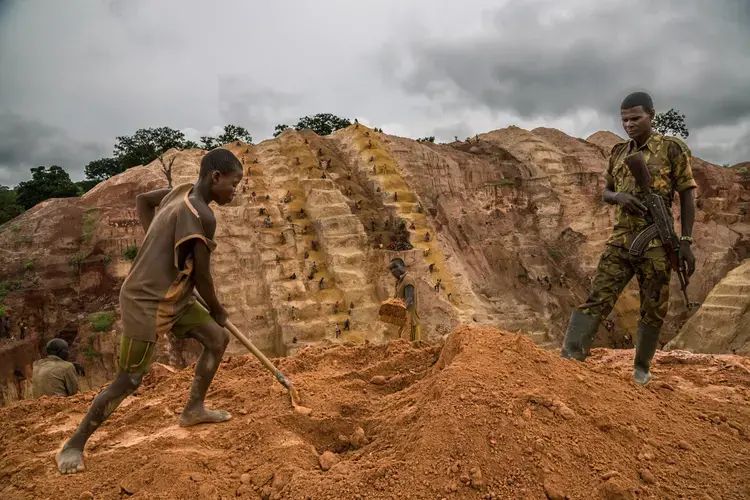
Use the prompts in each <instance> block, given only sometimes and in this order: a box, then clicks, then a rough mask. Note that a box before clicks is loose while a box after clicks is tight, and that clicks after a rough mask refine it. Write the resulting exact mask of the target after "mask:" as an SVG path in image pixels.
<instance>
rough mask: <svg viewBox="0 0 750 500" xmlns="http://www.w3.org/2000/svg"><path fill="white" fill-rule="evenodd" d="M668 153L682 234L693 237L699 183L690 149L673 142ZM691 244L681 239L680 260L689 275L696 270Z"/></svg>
mask: <svg viewBox="0 0 750 500" xmlns="http://www.w3.org/2000/svg"><path fill="white" fill-rule="evenodd" d="M668 153H669V160H670V162H671V164H672V179H673V182H674V190H675V191H677V192H678V193H679V194H680V217H681V223H680V226H681V227H680V232H681V236H685V237H691V238H692V235H693V223H694V222H695V189H696V188H697V187H698V184H697V183H696V182H695V179H694V178H693V170H692V166H691V163H692V161H691V160H692V159H691V154H690V150H689V149H688V148H687V146H685V145H684V144H682V143H680V144H678V143H675V142H673V143H671V144H670V145H669V151H668ZM690 245H691V243H690V241H684V240H680V260H682V261H683V262H685V264H686V265H687V271H688V276H692V275H693V273H694V272H695V256H694V255H693V250H692V248H691V246H690Z"/></svg>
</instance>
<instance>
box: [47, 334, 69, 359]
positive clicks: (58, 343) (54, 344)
mask: <svg viewBox="0 0 750 500" xmlns="http://www.w3.org/2000/svg"><path fill="white" fill-rule="evenodd" d="M67 348H68V343H67V342H65V341H64V340H63V339H60V338H54V339H52V340H50V341H49V342H47V345H46V346H44V350H45V351H46V352H47V354H51V355H55V354H57V353H59V352H60V351H63V350H65V349H67Z"/></svg>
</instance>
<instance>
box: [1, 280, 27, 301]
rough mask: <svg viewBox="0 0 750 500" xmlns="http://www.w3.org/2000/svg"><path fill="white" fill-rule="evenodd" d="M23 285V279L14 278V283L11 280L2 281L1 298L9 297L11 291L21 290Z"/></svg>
mask: <svg viewBox="0 0 750 500" xmlns="http://www.w3.org/2000/svg"><path fill="white" fill-rule="evenodd" d="M21 287H22V283H21V280H13V282H12V283H11V282H10V281H0V300H3V299H4V298H5V297H7V296H8V294H9V293H10V292H14V291H16V290H20V289H21Z"/></svg>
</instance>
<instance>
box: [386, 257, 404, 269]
mask: <svg viewBox="0 0 750 500" xmlns="http://www.w3.org/2000/svg"><path fill="white" fill-rule="evenodd" d="M393 264H399V265H401V266H406V263H405V262H404V259H400V258H398V257H394V258H392V259H391V262H390V264H388V267H391V266H392V265H393Z"/></svg>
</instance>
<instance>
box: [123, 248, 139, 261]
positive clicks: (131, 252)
mask: <svg viewBox="0 0 750 500" xmlns="http://www.w3.org/2000/svg"><path fill="white" fill-rule="evenodd" d="M122 255H123V256H124V257H125V258H126V259H128V260H134V259H135V256H136V255H138V245H130V246H129V247H126V248H125V250H123V252H122Z"/></svg>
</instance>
